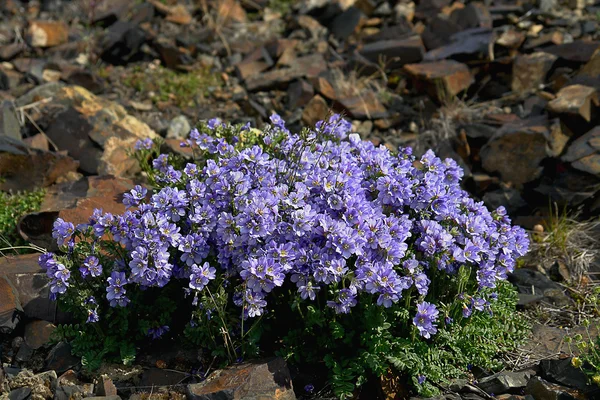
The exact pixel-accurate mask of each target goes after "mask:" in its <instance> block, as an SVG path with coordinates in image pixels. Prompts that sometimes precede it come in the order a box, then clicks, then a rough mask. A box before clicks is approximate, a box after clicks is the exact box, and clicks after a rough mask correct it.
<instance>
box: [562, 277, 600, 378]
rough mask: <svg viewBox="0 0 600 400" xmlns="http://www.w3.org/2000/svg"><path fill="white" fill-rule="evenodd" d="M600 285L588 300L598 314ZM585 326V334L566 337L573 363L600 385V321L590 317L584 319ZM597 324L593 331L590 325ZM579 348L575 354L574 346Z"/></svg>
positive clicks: (599, 312) (599, 311)
mask: <svg viewBox="0 0 600 400" xmlns="http://www.w3.org/2000/svg"><path fill="white" fill-rule="evenodd" d="M598 296H600V286H596V287H595V288H593V289H592V294H591V295H590V296H589V298H588V299H587V300H589V302H590V303H592V304H593V305H594V307H595V309H596V315H598V314H600V306H599V305H600V299H599V297H598ZM581 325H582V326H583V327H585V335H581V334H577V335H574V336H568V337H566V338H565V340H566V342H567V343H568V345H569V349H570V350H571V355H572V356H573V357H572V358H571V364H572V365H573V366H574V367H575V368H579V369H581V370H582V371H583V372H584V373H585V374H586V375H587V377H588V379H589V381H590V382H591V383H593V384H595V385H597V386H600V335H599V334H598V332H600V321H599V320H598V319H597V318H596V319H594V320H592V322H590V319H587V318H586V319H584V320H583V321H582V323H581ZM592 325H595V326H596V331H595V333H592V330H591V329H590V327H591V326H592ZM573 345H574V346H575V347H576V348H577V349H578V350H579V352H578V353H579V354H578V355H575V353H574V351H573V349H572V346H573Z"/></svg>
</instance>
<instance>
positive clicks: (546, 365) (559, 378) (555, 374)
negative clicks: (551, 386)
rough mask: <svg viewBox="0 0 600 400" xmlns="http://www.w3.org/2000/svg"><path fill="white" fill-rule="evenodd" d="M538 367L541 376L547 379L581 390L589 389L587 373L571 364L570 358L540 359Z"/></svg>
mask: <svg viewBox="0 0 600 400" xmlns="http://www.w3.org/2000/svg"><path fill="white" fill-rule="evenodd" d="M540 369H541V374H540V375H541V377H542V378H544V379H546V380H547V381H550V382H554V383H557V384H559V385H563V386H568V387H571V388H575V389H579V390H583V391H585V390H587V389H589V386H588V378H587V375H586V374H585V373H584V372H583V371H582V370H580V369H579V368H575V367H574V366H573V365H572V364H571V358H563V359H560V360H542V361H541V362H540Z"/></svg>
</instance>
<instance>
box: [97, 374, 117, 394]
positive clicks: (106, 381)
mask: <svg viewBox="0 0 600 400" xmlns="http://www.w3.org/2000/svg"><path fill="white" fill-rule="evenodd" d="M116 395H117V387H116V386H115V384H114V383H113V381H112V379H110V378H109V377H108V376H106V375H102V376H101V377H100V378H99V379H98V384H97V386H96V396H116Z"/></svg>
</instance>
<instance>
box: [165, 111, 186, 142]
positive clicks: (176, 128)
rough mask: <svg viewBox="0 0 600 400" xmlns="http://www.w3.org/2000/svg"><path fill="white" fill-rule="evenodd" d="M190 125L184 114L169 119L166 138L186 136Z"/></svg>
mask: <svg viewBox="0 0 600 400" xmlns="http://www.w3.org/2000/svg"><path fill="white" fill-rule="evenodd" d="M191 129H192V127H191V126H190V121H188V119H187V118H186V117H185V115H180V116H178V117H175V118H173V119H172V120H171V123H170V124H169V128H168V129H167V139H182V138H185V137H187V135H188V134H189V133H190V131H191Z"/></svg>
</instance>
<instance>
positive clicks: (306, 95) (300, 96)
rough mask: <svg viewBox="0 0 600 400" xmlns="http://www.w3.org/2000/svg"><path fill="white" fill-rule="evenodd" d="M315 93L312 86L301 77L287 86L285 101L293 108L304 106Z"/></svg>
mask: <svg viewBox="0 0 600 400" xmlns="http://www.w3.org/2000/svg"><path fill="white" fill-rule="evenodd" d="M314 94H315V90H314V88H313V86H312V85H311V84H310V83H308V82H307V81H305V80H304V79H301V80H299V81H296V82H294V83H292V84H291V85H290V86H289V87H288V91H287V103H288V106H289V107H290V109H294V108H297V107H304V106H305V105H306V104H307V103H308V102H309V101H311V99H312V98H313V95H314Z"/></svg>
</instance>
